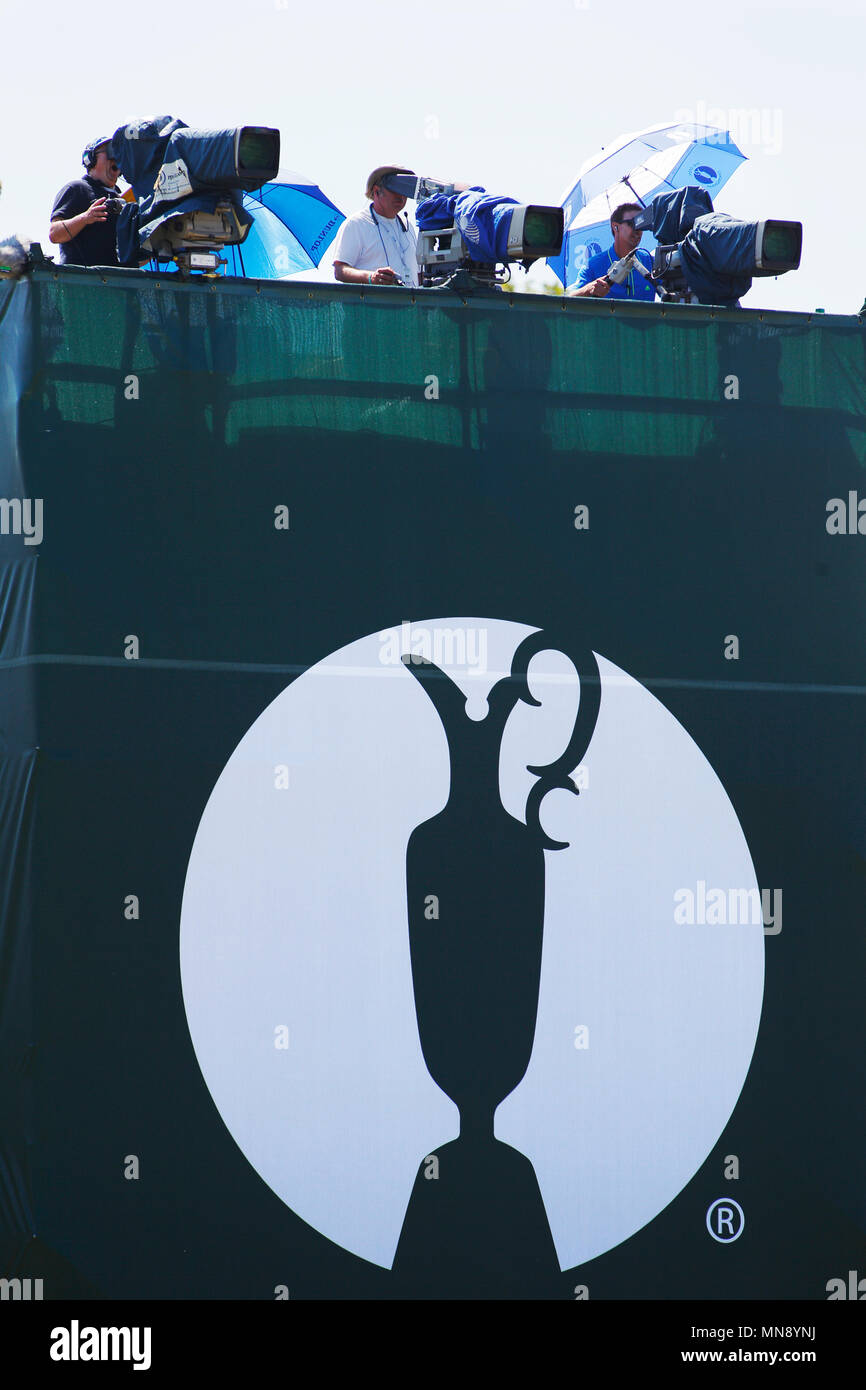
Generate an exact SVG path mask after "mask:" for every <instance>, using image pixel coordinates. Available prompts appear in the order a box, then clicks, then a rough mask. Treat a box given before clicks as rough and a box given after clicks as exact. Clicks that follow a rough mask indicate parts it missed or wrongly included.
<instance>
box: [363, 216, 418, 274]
mask: <svg viewBox="0 0 866 1390" xmlns="http://www.w3.org/2000/svg"><path fill="white" fill-rule="evenodd" d="M370 216H371V217H372V219H373V221H374V222H375V223H376V231H377V232H378V233H379V240H380V241H381V243H382V250H383V251H384V253H385V264H386V265H390V262H389V260H388V248H387V246H386V245H385V238H384V237H383V235H382V228H381V227H380V226H379V219H378V217H377V216H376V214H375V212H374V211H373V204H372V203H371V204H370ZM394 220H395V221H396V223H397V226H398V227H399V228H400V231H401V232H402V233H403V235H404V236H405V237H406V239H407V240H408V237H409V225H408V223H407V224H406V226H405V227H404V226H403V223H402V222H401V221H400V214H399V212H398V213H397V216H396V218H395V219H394ZM407 268H408V267H407V265H406V257H405V254H404V255H403V269H404V270H406V269H407Z"/></svg>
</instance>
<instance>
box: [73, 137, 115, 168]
mask: <svg viewBox="0 0 866 1390" xmlns="http://www.w3.org/2000/svg"><path fill="white" fill-rule="evenodd" d="M103 146H105V148H106V150H107V153H108V154H109V155H111V157H112V158H113V157H114V156H113V152H112V149H111V136H110V135H103V137H102V139H101V140H91V142H90V144H89V145H85V146H84V149H83V150H82V152H81V163H82V164H83V165H84V168H85V171H86V172H87V173H90V170H91V169H92V168H93V167H94V165H95V164H96V160H97V157H98V155H99V151H100V150H101V149H102V148H103Z"/></svg>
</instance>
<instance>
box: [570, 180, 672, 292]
mask: <svg viewBox="0 0 866 1390" xmlns="http://www.w3.org/2000/svg"><path fill="white" fill-rule="evenodd" d="M641 211H642V208H640V207H639V206H638V204H637V203H620V205H619V207H618V208H614V210H613V212H612V213H611V218H610V230H611V232H612V233H613V246H611V247H609V248H608V250H607V251H600V252H599V254H598V255H597V256H592V257H591V258H590V260H588V261H587V262H586V263H585V265H584V267H583V269H582V270H581V272H580V274H579V275H578V277H577V283H576V284H575V285H572V286H571V288H570V289H569V290H568V291H567V293H568V294H569V295H573V296H574V297H575V298H576V299H583V298H590V299H604V298H605V296H607V295H610V296H611V298H612V299H655V297H656V296H655V290H654V289H653V287H652V285H651V284H650V282H649V280H647V279H645V278H644V276H643V275H641V273H640V271H639V270H630V271H629V273H628V275H627V276H626V277H625V279H624V280H623V282H622V284H612V283H611V281H610V279H609V278H608V275H607V272H608V271H609V270H610V268H611V266H612V265H614V263H615V262H616V261H618V260H621V259H622V258H623V257H624V256H628V255H630V254H631V253H632V252H633V251H634V252H635V253H636V258H637V257H639V258H640V260H641V262H642V264H643V265H645V266H646V268H647V270H652V264H653V263H652V256H650V255H649V254H648V252H646V251H638V249H637V248H638V247H639V246H640V239H641V236H642V233H641V232H638V231H636V230H635V225H634V215H633V214H634V213H636V212H641ZM629 213H631V214H632V216H631V217H629V216H628V214H629Z"/></svg>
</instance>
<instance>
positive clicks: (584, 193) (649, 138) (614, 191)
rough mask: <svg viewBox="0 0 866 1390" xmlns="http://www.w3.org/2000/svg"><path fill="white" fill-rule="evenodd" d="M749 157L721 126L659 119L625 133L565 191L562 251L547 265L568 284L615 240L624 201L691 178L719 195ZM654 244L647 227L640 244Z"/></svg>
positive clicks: (677, 185)
mask: <svg viewBox="0 0 866 1390" xmlns="http://www.w3.org/2000/svg"><path fill="white" fill-rule="evenodd" d="M745 158H746V156H745V155H744V154H743V153H742V151H741V150H739V149H738V148H737V146H736V145H735V144H734V142H733V141H732V139H731V137H730V134H729V133H728V131H726V130H720V129H719V128H718V127H717V126H709V125H689V124H686V125H683V124H679V125H657V126H650V127H649V128H648V129H647V130H642V131H638V132H636V133H635V134H632V135H622V136H620V138H619V139H618V140H615V141H614V142H613V144H611V145H607V146H605V147H604V148H603V149H601V150H599V152H598V154H596V155H593V157H592V158H591V159H588V160H587V161H586V163H585V164H584V165H583V168H582V169H581V171H580V175H579V177H578V180H577V182H576V183H575V184H573V185H572V186H571V187H570V188H569V189H568V191H567V192H566V194H565V195H564V197H563V199H562V206H563V210H564V212H565V236H564V238H563V242H562V251H561V252H560V254H559V255H558V256H550V257H548V265H549V266H550V267H551V269H552V270H554V271H555V272H556V274H557V275H558V276H559V278H560V280H561V281H562V283H563V284H564V285H565V286H566V288H567V287H568V286H569V285H573V284H574V282H575V280H576V279H577V277H578V275H579V274H580V271H581V270H582V268H583V266H584V264H585V262H586V261H587V260H588V259H589V257H590V256H595V255H598V253H599V252H600V251H603V250H605V248H606V247H608V246H609V245H610V215H611V213H612V212H613V210H614V208H615V207H618V206H619V204H620V203H640V204H645V203H648V202H650V201H651V199H653V198H654V197H655V196H656V194H658V193H670V192H671V191H674V190H676V189H678V188H685V187H686V186H687V185H689V184H694V185H696V186H697V187H699V188H705V189H706V190H707V192H708V193H709V195H710V197H711V198H714V197H715V195H716V194H717V193H718V192H719V191H720V189H722V188H723V187H724V185H725V184H726V183H727V181H728V179H729V178H730V177H731V174H733V173H734V171H735V170H736V169H738V168H739V167H740V164H741V163H742V162H743V160H744V159H745ZM655 244H656V242H655V238H654V237H653V236H651V235H650V233H649V232H644V236H643V240H642V242H641V246H642V247H643V248H644V249H645V250H647V251H651V250H652V249H653V247H654V246H655Z"/></svg>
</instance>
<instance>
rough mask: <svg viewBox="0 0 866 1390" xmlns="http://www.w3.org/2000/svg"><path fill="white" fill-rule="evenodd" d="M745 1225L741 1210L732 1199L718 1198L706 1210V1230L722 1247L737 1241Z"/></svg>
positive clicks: (737, 1203)
mask: <svg viewBox="0 0 866 1390" xmlns="http://www.w3.org/2000/svg"><path fill="white" fill-rule="evenodd" d="M745 1224H746V1218H745V1216H744V1215H743V1208H742V1207H741V1206H740V1204H739V1202H735V1201H734V1199H733V1197H719V1198H718V1199H717V1200H716V1201H715V1202H713V1203H712V1204H711V1205H710V1206H709V1207H708V1208H707V1230H708V1231H709V1233H710V1235H711V1236H712V1238H713V1240H717V1241H719V1242H720V1243H721V1244H722V1245H729V1244H730V1243H731V1241H732V1240H739V1238H740V1236H741V1235H742V1234H743V1228H744V1226H745ZM723 1233H724V1234H723Z"/></svg>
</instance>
